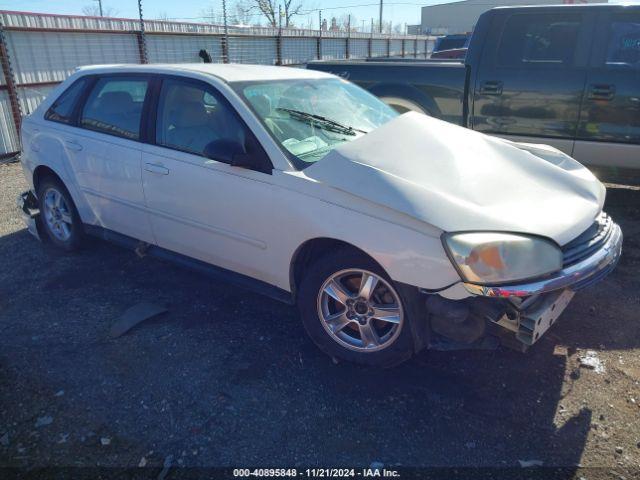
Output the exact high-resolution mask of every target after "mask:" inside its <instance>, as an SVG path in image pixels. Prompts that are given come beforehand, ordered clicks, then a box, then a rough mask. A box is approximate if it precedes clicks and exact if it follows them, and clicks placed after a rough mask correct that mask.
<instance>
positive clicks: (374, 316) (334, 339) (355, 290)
mask: <svg viewBox="0 0 640 480" xmlns="http://www.w3.org/2000/svg"><path fill="white" fill-rule="evenodd" d="M298 306H299V308H300V312H301V314H302V320H303V322H304V326H305V328H306V330H307V332H308V333H309V335H310V336H311V339H312V340H313V341H314V342H315V343H316V345H318V347H320V349H321V350H323V351H324V352H325V353H327V354H329V355H330V356H332V357H336V358H340V359H343V360H347V361H350V362H355V363H360V364H365V365H375V366H382V367H388V366H393V365H396V364H398V363H401V362H403V361H404V360H407V359H408V358H409V357H411V354H412V353H413V349H412V337H411V329H410V326H409V320H408V318H407V314H406V309H405V306H404V304H403V301H402V298H401V296H400V295H399V293H398V291H397V290H396V288H395V287H394V285H393V282H392V281H391V279H390V278H389V277H388V275H387V274H386V273H385V272H384V270H383V269H382V268H381V267H380V266H379V265H378V264H376V263H375V262H374V261H373V260H372V259H370V258H369V257H367V256H366V255H364V254H362V253H359V252H352V251H347V250H341V251H338V252H335V253H331V254H329V255H326V256H324V257H322V258H321V259H319V260H318V261H316V262H315V263H314V264H313V265H312V266H311V267H310V268H309V271H308V273H307V275H306V276H305V278H304V279H303V280H302V282H301V285H300V289H299V294H298Z"/></svg>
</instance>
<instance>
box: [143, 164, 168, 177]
mask: <svg viewBox="0 0 640 480" xmlns="http://www.w3.org/2000/svg"><path fill="white" fill-rule="evenodd" d="M144 169H145V170H146V171H147V172H151V173H158V174H160V175H169V169H168V168H166V167H163V166H162V165H158V164H156V163H145V165H144Z"/></svg>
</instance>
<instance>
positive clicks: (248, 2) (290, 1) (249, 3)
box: [236, 0, 303, 28]
mask: <svg viewBox="0 0 640 480" xmlns="http://www.w3.org/2000/svg"><path fill="white" fill-rule="evenodd" d="M236 8H237V9H238V10H240V11H242V12H243V15H245V16H247V15H248V16H251V15H252V14H253V13H254V12H259V14H260V15H262V16H263V17H264V18H265V19H266V20H267V24H268V25H269V26H271V27H274V28H277V27H278V26H279V24H280V18H279V17H278V15H279V14H280V9H279V7H278V2H277V0H244V1H243V0H239V1H238V2H236ZM282 8H283V9H282V20H284V22H283V23H284V26H285V27H290V26H291V25H292V23H293V22H292V19H293V17H295V16H297V15H302V14H303V11H302V1H301V0H283V1H282Z"/></svg>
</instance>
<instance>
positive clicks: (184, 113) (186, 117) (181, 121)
mask: <svg viewBox="0 0 640 480" xmlns="http://www.w3.org/2000/svg"><path fill="white" fill-rule="evenodd" d="M172 120H173V124H174V126H175V127H176V128H188V127H202V126H205V125H207V124H208V123H209V116H208V115H207V111H206V110H205V108H204V105H203V104H202V101H200V102H186V103H184V104H182V105H180V108H179V109H176V110H175V111H174V112H173V119H172Z"/></svg>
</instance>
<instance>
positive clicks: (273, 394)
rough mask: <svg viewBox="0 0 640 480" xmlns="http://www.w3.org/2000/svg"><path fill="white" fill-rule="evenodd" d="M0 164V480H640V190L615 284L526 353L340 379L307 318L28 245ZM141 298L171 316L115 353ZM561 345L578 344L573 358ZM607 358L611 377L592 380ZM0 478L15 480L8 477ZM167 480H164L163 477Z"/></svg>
mask: <svg viewBox="0 0 640 480" xmlns="http://www.w3.org/2000/svg"><path fill="white" fill-rule="evenodd" d="M25 185H26V184H25V181H24V179H23V178H22V172H21V169H20V167H19V165H16V164H11V165H0V265H1V267H0V332H1V335H0V466H4V467H7V466H11V467H18V468H26V467H46V466H96V465H98V466H118V467H121V466H126V467H137V466H138V465H140V464H145V463H146V464H147V466H150V467H156V471H155V472H156V473H155V475H157V474H158V472H159V471H160V469H161V467H162V464H163V462H164V460H165V458H166V457H167V456H169V455H171V456H172V457H173V465H174V467H173V470H172V472H170V473H173V474H175V473H176V472H179V470H178V469H179V468H180V467H187V466H196V467H207V466H222V465H224V466H236V467H238V466H239V467H242V466H247V465H250V466H275V467H283V466H288V467H293V466H298V467H302V466H322V467H327V466H369V465H370V464H371V463H372V462H381V463H383V464H385V465H388V466H394V465H403V466H441V467H451V466H458V467H463V466H488V467H518V468H520V467H519V465H520V464H519V461H520V460H538V461H540V462H543V464H544V465H545V466H566V467H574V466H576V465H580V466H581V469H580V470H579V476H582V477H584V478H585V479H591V478H622V476H624V478H627V479H628V478H634V476H637V475H638V474H639V473H640V386H639V384H640V355H639V353H640V322H639V321H638V319H639V312H640V308H639V307H640V276H639V275H638V271H639V266H640V241H639V238H640V191H639V190H638V189H633V188H611V189H610V190H609V196H608V199H607V209H608V211H609V212H610V213H611V215H612V216H613V217H614V219H615V220H616V221H617V222H619V223H620V224H621V225H622V227H623V231H624V233H625V242H626V243H625V249H624V254H623V256H622V259H621V262H620V265H619V266H618V268H617V269H616V271H615V272H614V273H613V274H612V275H611V276H610V277H609V278H607V280H605V281H604V282H603V283H601V284H599V285H598V287H596V288H592V289H590V290H586V291H583V292H580V293H578V294H577V295H576V297H575V299H574V300H573V302H572V303H571V304H570V306H569V307H568V308H567V310H566V311H565V313H564V314H563V316H562V318H561V321H560V322H558V323H557V324H556V325H555V326H554V327H553V328H552V330H551V331H550V332H549V333H548V334H547V335H546V336H545V337H544V339H543V340H542V341H541V342H540V343H539V344H537V345H536V346H535V347H534V348H532V349H531V350H530V351H529V352H528V353H527V354H519V353H516V352H512V351H508V350H503V349H499V350H497V351H466V352H422V353H421V354H420V355H418V356H417V357H415V358H414V359H413V360H411V361H410V362H408V363H406V364H404V365H402V366H400V367H398V368H394V369H391V370H378V369H369V368H363V367H358V366H353V365H347V364H339V365H335V364H334V363H333V362H332V361H331V360H330V359H329V358H327V357H325V356H324V355H323V354H321V353H320V352H319V351H318V350H317V349H316V348H315V346H314V345H312V343H311V342H310V340H308V339H307V337H306V335H305V334H304V331H303V328H302V325H301V323H300V321H299V319H298V317H297V314H296V311H295V309H294V308H292V307H289V306H286V305H283V304H280V303H278V302H276V301H273V300H270V299H268V298H263V297H261V296H258V295H256V294H253V293H249V292H245V291H242V290H239V289H236V288H233V287H230V286H228V285H226V284H222V283H216V282H214V281H212V280H210V279H208V278H205V277H203V276H200V275H198V274H195V273H193V272H190V271H187V270H184V269H181V268H178V267H175V266H172V265H170V264H167V263H163V262H161V261H158V260H154V259H151V258H142V259H140V258H138V257H137V256H136V255H135V254H133V253H132V252H129V251H126V250H123V249H119V248H117V247H115V246H112V245H109V244H107V243H104V242H100V241H97V240H96V241H93V242H91V243H90V245H89V247H88V248H86V249H84V250H83V251H82V252H80V253H78V254H73V255H69V254H60V253H58V252H56V251H54V250H52V249H51V248H50V247H48V246H47V245H43V244H40V243H38V242H37V241H36V240H35V239H33V238H32V237H31V236H30V235H29V234H28V233H27V232H26V230H25V229H24V227H23V225H22V222H21V220H20V218H19V215H18V212H17V209H16V208H15V198H16V196H17V195H18V193H19V192H20V191H22V190H23V189H24V188H25ZM140 301H150V302H155V303H160V304H165V305H166V306H167V307H168V313H166V314H163V315H161V316H160V317H158V318H157V319H154V320H151V321H148V322H146V323H143V324H142V325H140V326H138V327H137V328H135V329H134V330H132V331H131V332H129V333H128V334H127V335H125V336H123V337H120V338H118V339H109V337H108V332H109V329H110V326H111V325H112V323H113V322H114V321H115V320H116V319H117V318H118V317H119V316H120V315H121V314H122V313H123V312H124V311H125V310H126V309H127V308H129V307H130V306H132V305H135V304H137V303H138V302H140ZM562 347H565V348H562ZM588 350H592V351H594V352H595V355H596V356H597V358H598V359H599V360H600V361H601V362H602V365H603V367H604V372H598V371H596V370H592V369H588V368H584V367H581V366H580V361H579V358H580V357H581V356H584V355H585V354H586V352H587V351H588ZM0 476H1V475H0ZM168 478H170V477H168Z"/></svg>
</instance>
